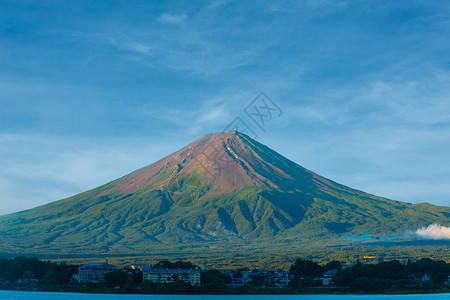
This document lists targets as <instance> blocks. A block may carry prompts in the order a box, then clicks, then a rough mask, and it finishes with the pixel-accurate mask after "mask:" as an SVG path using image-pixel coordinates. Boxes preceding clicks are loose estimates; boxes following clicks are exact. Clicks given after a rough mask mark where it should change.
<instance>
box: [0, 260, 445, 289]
mask: <svg viewBox="0 0 450 300" xmlns="http://www.w3.org/2000/svg"><path fill="white" fill-rule="evenodd" d="M449 288H450V264H447V263H445V262H444V261H433V260H431V259H427V258H424V259H421V260H417V261H414V262H412V261H410V260H408V261H407V262H406V263H400V262H399V261H390V262H378V263H376V264H374V263H372V264H366V263H361V262H357V263H355V264H352V265H342V264H341V263H340V262H338V261H331V262H328V263H327V264H325V265H319V264H317V263H315V262H314V261H312V260H307V259H301V258H299V259H297V260H296V261H295V262H294V263H293V264H292V266H291V268H290V269H289V270H249V269H248V268H243V269H238V270H202V269H200V268H199V267H198V266H195V265H193V264H192V263H190V262H187V261H182V260H178V261H175V262H170V261H160V262H157V263H155V264H153V265H152V264H145V265H142V266H134V265H131V266H127V267H122V268H120V267H118V266H115V265H112V264H109V263H108V262H107V261H106V262H103V263H101V262H99V263H88V264H83V265H80V266H76V265H68V264H65V263H52V262H49V261H40V260H38V259H37V258H24V257H18V258H14V259H0V289H3V290H22V291H26V290H31V291H63V292H81V293H116V294H323V293H325V294H347V293H351V294H371V293H379V292H387V293H419V292H428V293H431V292H436V293H437V292H443V291H448V289H449Z"/></svg>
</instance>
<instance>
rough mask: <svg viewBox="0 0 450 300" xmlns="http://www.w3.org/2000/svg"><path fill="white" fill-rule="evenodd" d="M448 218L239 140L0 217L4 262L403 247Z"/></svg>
mask: <svg viewBox="0 0 450 300" xmlns="http://www.w3.org/2000/svg"><path fill="white" fill-rule="evenodd" d="M449 216H450V208H448V207H438V206H433V205H430V204H409V203H404V202H397V201H392V200H388V199H385V198H381V197H377V196H373V195H370V194H367V193H364V192H361V191H358V190H354V189H351V188H349V187H346V186H343V185H340V184H338V183H336V182H333V181H331V180H328V179H326V178H324V177H321V176H319V175H317V174H315V173H313V172H311V171H309V170H306V169H304V168H303V167H301V166H299V165H297V164H296V163H294V162H292V161H290V160H288V159H286V158H284V157H283V156H281V155H280V154H278V153H276V152H275V151H273V150H271V149H269V148H268V147H266V146H264V145H262V144H260V143H258V142H256V141H255V140H252V139H251V138H249V137H248V136H246V135H245V134H242V133H239V132H235V131H232V132H229V133H216V134H209V135H206V136H204V137H202V138H200V139H198V140H196V141H194V142H193V143H191V144H189V145H188V146H186V147H184V148H183V149H181V150H179V151H177V152H175V153H173V154H171V155H169V156H167V157H165V158H163V159H161V160H159V161H158V162H155V163H154V164H152V165H150V166H147V167H145V168H142V169H139V170H137V171H135V172H133V173H130V174H128V175H126V176H124V177H122V178H119V179H117V180H115V181H112V182H110V183H107V184H105V185H103V186H100V187H98V188H95V189H93V190H90V191H87V192H85V193H81V194H78V195H75V196H73V197H70V198H67V199H64V200H60V201H57V202H53V203H49V204H47V205H44V206H41V207H37V208H34V209H31V210H27V211H23V212H19V213H15V214H10V215H6V216H1V217H0V238H1V239H0V252H4V253H5V252H7V253H11V252H15V253H17V252H27V253H74V252H76V253H91V254H92V253H116V254H124V253H144V252H146V251H149V249H153V250H155V249H192V248H196V249H201V248H205V247H206V248H207V247H216V246H218V245H219V246H221V245H222V246H225V247H227V245H228V246H230V245H233V246H235V247H241V246H243V245H245V246H247V247H254V248H265V249H266V248H270V247H294V248H295V247H307V246H311V245H325V246H326V245H333V244H335V243H343V242H345V241H346V240H349V239H350V238H351V237H355V236H362V235H363V236H371V237H372V238H383V237H390V238H395V239H405V238H407V237H405V236H404V235H405V233H408V232H409V231H413V230H415V229H417V228H418V227H419V226H426V225H429V224H432V223H440V224H442V225H448V219H449Z"/></svg>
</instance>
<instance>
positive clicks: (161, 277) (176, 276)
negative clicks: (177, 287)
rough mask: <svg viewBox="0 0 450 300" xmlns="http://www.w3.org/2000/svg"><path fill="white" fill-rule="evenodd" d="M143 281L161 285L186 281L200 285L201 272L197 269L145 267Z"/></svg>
mask: <svg viewBox="0 0 450 300" xmlns="http://www.w3.org/2000/svg"><path fill="white" fill-rule="evenodd" d="M142 273H143V275H142V277H143V281H144V282H145V281H149V282H153V283H159V284H167V283H174V282H177V281H184V282H186V283H189V284H191V285H197V286H199V285H200V277H201V271H200V269H199V268H195V269H162V268H161V269H152V268H151V267H150V266H144V267H143V269H142Z"/></svg>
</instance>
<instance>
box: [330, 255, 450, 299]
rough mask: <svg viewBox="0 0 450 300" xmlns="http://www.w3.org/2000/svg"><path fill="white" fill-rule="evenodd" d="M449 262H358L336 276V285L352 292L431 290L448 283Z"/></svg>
mask: <svg viewBox="0 0 450 300" xmlns="http://www.w3.org/2000/svg"><path fill="white" fill-rule="evenodd" d="M449 276H450V264H447V263H445V261H442V260H440V261H435V260H431V259H428V258H423V259H421V260H419V261H416V262H410V261H408V263H406V264H402V263H400V262H399V261H396V260H393V261H389V262H381V263H378V264H375V265H363V264H361V263H359V262H358V263H356V264H355V265H354V266H353V267H351V268H348V269H345V270H342V271H341V272H339V273H338V274H337V275H336V277H335V278H334V282H335V284H336V285H339V286H345V287H348V288H349V289H350V290H351V291H353V292H359V291H360V292H365V293H376V292H383V291H395V290H404V291H414V290H421V291H431V290H438V289H443V288H445V287H446V286H447V285H448V283H449Z"/></svg>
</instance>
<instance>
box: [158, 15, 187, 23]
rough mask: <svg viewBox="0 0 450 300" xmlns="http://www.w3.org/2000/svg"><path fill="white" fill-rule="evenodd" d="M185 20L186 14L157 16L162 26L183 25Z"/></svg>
mask: <svg viewBox="0 0 450 300" xmlns="http://www.w3.org/2000/svg"><path fill="white" fill-rule="evenodd" d="M186 19H187V15H186V14H180V15H177V14H169V13H163V14H161V15H160V16H159V18H158V21H159V22H161V23H164V24H181V23H184V22H185V21H186Z"/></svg>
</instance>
